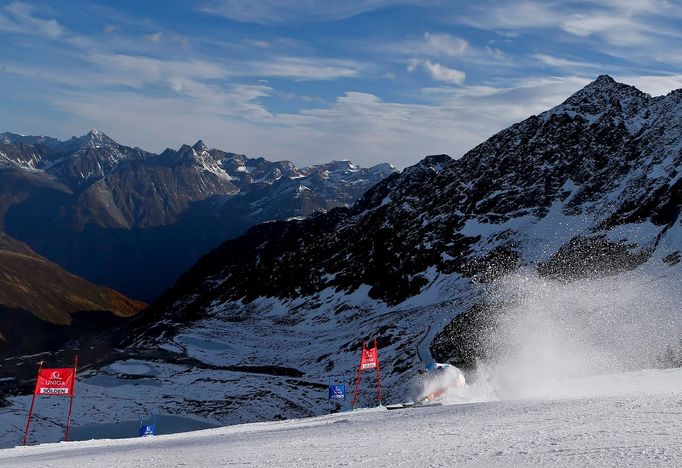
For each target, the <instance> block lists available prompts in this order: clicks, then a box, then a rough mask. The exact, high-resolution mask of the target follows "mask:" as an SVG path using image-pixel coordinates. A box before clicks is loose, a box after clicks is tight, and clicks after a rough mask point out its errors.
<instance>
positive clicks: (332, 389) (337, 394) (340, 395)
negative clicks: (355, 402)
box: [329, 384, 346, 400]
mask: <svg viewBox="0 0 682 468" xmlns="http://www.w3.org/2000/svg"><path fill="white" fill-rule="evenodd" d="M329 399H330V400H345V399H346V384H340V385H330V386H329Z"/></svg>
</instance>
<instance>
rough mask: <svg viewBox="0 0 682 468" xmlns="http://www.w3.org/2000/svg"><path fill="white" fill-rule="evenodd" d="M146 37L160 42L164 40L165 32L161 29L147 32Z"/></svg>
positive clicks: (151, 40) (148, 39)
mask: <svg viewBox="0 0 682 468" xmlns="http://www.w3.org/2000/svg"><path fill="white" fill-rule="evenodd" d="M144 38H145V40H147V41H150V42H156V43H157V44H158V43H159V42H161V41H163V38H164V33H163V32H160V31H159V32H155V33H152V34H145V35H144Z"/></svg>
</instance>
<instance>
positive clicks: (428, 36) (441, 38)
mask: <svg viewBox="0 0 682 468" xmlns="http://www.w3.org/2000/svg"><path fill="white" fill-rule="evenodd" d="M424 39H425V42H426V44H425V47H424V48H423V52H424V53H426V54H429V55H435V56H438V55H448V56H457V55H462V54H463V53H465V52H466V50H467V48H468V47H469V43H468V42H467V41H466V40H464V39H462V38H460V37H454V36H451V35H450V34H432V33H428V32H427V33H424Z"/></svg>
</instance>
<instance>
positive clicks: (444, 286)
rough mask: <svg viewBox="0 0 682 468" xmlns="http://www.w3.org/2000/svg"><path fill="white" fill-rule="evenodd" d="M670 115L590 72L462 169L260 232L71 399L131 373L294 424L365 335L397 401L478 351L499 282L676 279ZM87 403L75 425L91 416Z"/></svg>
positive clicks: (165, 402) (174, 300) (203, 273)
mask: <svg viewBox="0 0 682 468" xmlns="http://www.w3.org/2000/svg"><path fill="white" fill-rule="evenodd" d="M681 116H682V92H680V91H675V92H672V93H670V94H669V95H667V96H662V97H656V98H652V97H650V96H648V95H646V94H644V93H642V92H640V91H638V90H636V89H635V88H633V87H631V86H627V85H624V84H620V83H617V82H615V81H614V80H613V79H611V78H610V77H608V76H601V77H599V78H598V79H597V80H596V81H595V82H593V83H591V84H590V85H588V86H587V87H585V88H584V89H582V90H580V91H578V92H577V93H576V94H575V95H573V96H571V97H570V98H569V99H568V100H566V101H565V102H564V103H563V104H561V105H559V106H557V107H555V108H553V109H550V110H548V111H547V112H544V113H542V114H540V115H537V116H531V117H529V118H528V119H526V120H524V121H523V122H520V123H518V124H515V125H513V126H511V127H509V128H508V129H506V130H503V131H501V132H499V133H498V134H496V135H494V136H493V137H491V138H490V139H489V140H488V141H486V142H484V143H482V144H481V145H479V146H477V147H476V148H474V149H472V150H471V151H470V152H469V153H467V154H466V155H465V156H464V157H462V158H461V159H458V160H453V159H451V158H449V157H448V156H446V155H435V156H428V157H426V158H425V159H424V160H423V161H421V162H420V163H418V164H416V165H415V166H412V167H409V168H407V169H405V170H404V171H403V172H402V173H401V174H393V175H391V176H389V177H387V178H385V179H384V180H383V181H381V182H379V183H378V184H377V185H375V186H374V187H373V188H372V189H371V190H369V191H368V192H366V193H365V194H364V195H363V196H362V197H361V198H360V199H359V200H358V201H357V203H355V204H353V205H352V206H350V207H341V208H335V209H332V210H330V211H328V212H327V213H322V214H315V215H312V216H310V217H308V218H306V219H294V220H289V221H278V222H271V223H265V224H261V225H258V226H255V227H253V228H251V229H250V230H249V231H248V232H246V233H245V234H244V235H242V236H240V237H238V238H236V239H233V240H229V241H227V242H225V243H224V244H222V245H221V246H220V247H218V248H217V249H215V250H214V251H212V252H211V253H210V254H208V255H206V256H204V257H203V258H202V259H201V260H200V261H199V262H198V263H197V264H196V265H195V266H194V267H193V268H192V269H191V270H189V271H188V272H187V273H185V274H184V275H183V276H182V277H181V278H180V280H179V281H178V282H177V283H176V285H175V286H174V287H173V288H172V289H171V290H169V291H168V292H167V293H166V294H165V295H164V296H163V297H162V298H161V299H160V300H159V301H158V302H157V303H156V304H155V305H154V306H153V307H152V308H151V309H150V310H148V311H146V312H145V313H144V314H140V315H139V316H138V317H137V318H136V319H135V320H134V321H133V322H132V325H131V326H130V327H129V328H127V329H126V330H125V333H124V334H125V336H124V337H123V338H124V339H125V343H126V346H127V348H126V355H125V358H116V357H113V358H109V359H107V360H104V361H101V362H100V363H99V364H98V365H97V366H96V367H98V368H99V370H98V371H97V372H95V371H93V373H92V374H90V376H89V378H90V379H91V381H90V382H91V383H89V381H88V380H86V382H85V383H83V384H82V385H81V389H83V390H82V391H83V392H86V394H88V392H90V393H92V394H93V395H94V394H98V392H100V391H101V389H100V388H97V383H96V382H97V378H101V377H100V376H101V375H106V376H108V377H107V378H114V379H120V380H121V381H124V379H127V378H130V375H132V374H134V375H136V378H144V379H146V380H148V381H149V382H150V386H148V387H145V395H147V397H148V401H149V402H150V404H152V405H155V411H156V412H159V413H165V412H168V413H171V414H176V413H177V412H178V411H181V412H185V413H189V414H192V415H193V416H195V417H201V418H204V419H207V420H211V421H217V422H220V423H233V422H241V421H254V420H259V419H272V418H284V417H292V416H303V415H308V414H314V413H317V412H320V411H322V409H321V408H322V404H323V402H324V401H325V400H324V398H325V395H324V386H325V383H326V382H327V379H328V378H329V377H332V378H333V379H334V380H338V381H343V380H344V379H345V380H346V382H348V380H349V378H348V377H347V376H349V375H351V373H352V372H353V371H354V369H355V366H357V358H358V356H357V353H358V350H359V349H360V346H361V341H362V340H368V339H371V338H375V337H376V338H377V339H378V340H379V346H380V361H381V363H382V386H383V387H384V390H385V393H384V402H391V401H400V400H405V399H408V398H410V389H411V387H410V382H411V379H412V378H413V377H414V376H415V372H416V369H418V368H420V367H422V366H423V364H424V363H426V362H428V361H430V360H431V359H433V358H435V359H438V360H447V361H450V362H452V363H456V364H472V363H473V362H475V360H476V359H477V358H479V357H481V349H480V348H481V347H480V343H481V341H479V340H478V338H479V335H478V334H477V333H476V332H477V331H478V330H480V329H482V328H485V327H487V326H490V325H491V324H492V325H494V324H495V314H494V304H493V305H492V306H491V305H489V304H485V303H484V301H482V300H483V298H484V295H483V294H484V290H485V288H486V285H487V284H489V283H491V282H495V281H496V279H497V278H498V277H500V276H501V275H504V274H505V273H507V272H512V271H515V270H517V269H518V268H525V269H531V270H533V271H536V272H538V274H539V275H540V276H541V277H543V278H551V281H563V282H567V281H572V280H574V279H575V278H585V277H596V278H598V277H600V276H604V275H619V274H624V273H623V272H627V271H629V270H632V269H642V268H649V269H652V270H653V271H656V272H657V276H656V278H659V277H667V278H673V279H675V278H678V279H679V278H680V276H681V275H680V267H679V265H680V264H679V259H680V250H682V232H681V231H680V219H679V211H680V204H681V203H682V199H681V197H680V195H681V194H680V190H681V189H682V182H681V181H680V174H679V168H680V165H681V163H682V152H681V148H682V119H681V118H680V117H681ZM273 186H274V184H273ZM301 193H303V192H301ZM116 359H118V360H117V362H113V363H112V360H116ZM140 366H142V367H145V368H146V369H147V370H146V371H145V372H144V373H143V374H140V371H139V368H140ZM278 369H287V372H286V373H284V372H281V371H279V370H278ZM292 369H294V370H295V372H294V371H293V370H292ZM152 382H154V385H156V384H160V386H154V385H152ZM365 383H367V382H365ZM107 391H108V392H109V393H110V394H111V395H112V396H122V395H123V394H124V392H125V388H124V387H115V388H110V389H107ZM215 395H219V396H218V397H216V396H215ZM361 401H363V402H365V403H367V402H369V401H370V398H369V397H368V396H367V395H366V394H365V395H364V396H363V397H362V400H361ZM226 402H227V404H226ZM118 404H119V403H117V405H118ZM89 405H90V406H89V407H88V408H85V407H84V408H83V413H82V416H81V418H82V419H81V421H82V422H83V423H86V422H94V421H98V420H99V419H98V418H100V417H99V416H98V414H99V411H101V408H100V406H101V405H100V404H99V403H97V402H94V401H93V403H91V404H89ZM98 405H99V406H98ZM134 408H135V407H134V404H133V403H126V402H121V403H120V407H117V410H118V412H120V413H121V414H130V412H131V411H134ZM108 414H109V413H108Z"/></svg>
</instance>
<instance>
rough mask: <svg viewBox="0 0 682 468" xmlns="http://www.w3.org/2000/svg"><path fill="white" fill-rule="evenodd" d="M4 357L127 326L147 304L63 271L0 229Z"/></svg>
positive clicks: (0, 350) (0, 349) (0, 345)
mask: <svg viewBox="0 0 682 468" xmlns="http://www.w3.org/2000/svg"><path fill="white" fill-rule="evenodd" d="M0 278H1V280H0V315H1V320H0V356H3V357H7V356H16V355H18V354H21V353H34V352H36V351H47V350H50V349H58V348H59V347H60V346H62V345H63V344H64V343H65V342H66V341H68V340H69V339H77V338H79V336H81V335H82V334H83V333H101V332H103V331H105V330H108V329H109V328H110V327H111V325H112V324H115V323H119V324H122V323H123V321H124V320H122V319H123V318H124V317H130V316H132V315H134V314H135V313H137V312H139V311H140V310H142V309H144V308H145V307H147V306H146V304H143V303H141V302H136V301H132V300H130V299H128V298H127V297H125V296H123V295H122V294H120V293H118V292H116V291H113V290H111V289H108V288H103V287H101V286H96V285H94V284H92V283H90V282H89V281H86V280H84V279H83V278H79V277H77V276H75V275H72V274H70V273H68V272H66V271H64V270H63V269H62V268H61V267H59V266H57V265H56V264H54V263H52V262H50V261H49V260H47V259H46V258H44V257H41V256H39V255H37V254H36V253H35V252H33V251H32V250H31V249H30V248H29V247H28V246H27V245H26V244H24V243H22V242H19V241H17V240H16V239H12V238H11V237H9V236H7V235H6V234H3V233H0Z"/></svg>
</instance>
